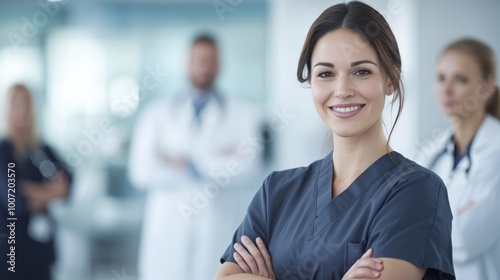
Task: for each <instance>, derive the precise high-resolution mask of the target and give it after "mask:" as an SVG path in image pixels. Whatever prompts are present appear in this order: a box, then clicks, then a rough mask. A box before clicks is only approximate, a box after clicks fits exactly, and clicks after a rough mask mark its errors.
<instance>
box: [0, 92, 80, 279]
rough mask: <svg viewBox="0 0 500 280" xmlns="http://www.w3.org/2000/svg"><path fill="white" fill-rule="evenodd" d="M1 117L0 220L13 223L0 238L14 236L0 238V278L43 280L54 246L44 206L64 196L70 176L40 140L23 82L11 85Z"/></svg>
mask: <svg viewBox="0 0 500 280" xmlns="http://www.w3.org/2000/svg"><path fill="white" fill-rule="evenodd" d="M6 119H7V135H6V137H5V138H4V139H2V140H0V167H1V169H0V220H1V221H2V223H5V222H6V221H7V222H8V224H10V223H11V222H13V223H14V225H15V228H14V227H10V228H9V227H6V226H4V224H2V227H1V228H0V235H1V236H0V237H4V236H9V237H10V236H12V232H13V231H14V232H15V239H14V238H10V239H6V238H5V239H0V279H12V280H16V279H19V280H27V279H37V280H48V279H51V278H50V269H51V265H52V263H53V262H54V260H55V250H54V241H53V235H52V229H53V221H52V220H51V219H50V218H49V216H48V215H47V207H48V205H49V203H50V202H51V201H53V200H55V199H60V198H64V197H66V196H67V194H68V190H69V186H70V180H71V176H70V174H69V171H68V170H67V169H66V168H65V167H64V165H63V164H62V163H61V161H60V160H59V159H58V157H57V156H56V155H55V153H54V151H53V150H52V149H51V148H50V147H49V146H47V145H46V144H44V143H43V142H42V141H40V139H39V137H38V135H37V132H36V123H35V114H34V109H33V99H32V96H31V92H30V91H29V89H28V88H27V87H26V86H24V85H22V84H16V85H13V86H12V87H11V88H10V90H9V101H8V109H7V117H6ZM9 169H10V171H9ZM13 199H15V201H14V200H13ZM9 202H12V203H10V204H9ZM12 206H14V207H12ZM8 217H9V218H17V219H16V220H9V221H8V220H7V218H8ZM12 246H13V247H12ZM12 248H14V249H15V250H13V249H12ZM12 251H14V256H13V254H12ZM8 254H9V256H8ZM13 260H14V261H13ZM9 261H11V262H9ZM12 261H13V262H12ZM14 271H15V272H14Z"/></svg>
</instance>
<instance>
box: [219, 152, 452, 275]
mask: <svg viewBox="0 0 500 280" xmlns="http://www.w3.org/2000/svg"><path fill="white" fill-rule="evenodd" d="M332 174H333V160H332V153H330V154H329V155H328V156H327V157H325V158H324V159H323V160H319V161H316V162H314V163H312V164H311V165H310V166H308V167H301V168H296V169H291V170H285V171H280V172H274V173H272V174H271V175H269V176H268V177H267V179H266V180H265V182H264V184H263V186H262V188H261V189H260V190H259V192H258V193H257V194H256V196H255V197H254V199H253V200H252V202H251V204H250V206H249V208H248V212H247V215H246V217H245V219H244V220H243V222H242V224H241V225H240V227H239V228H238V230H237V231H236V233H235V234H234V237H233V241H232V243H231V245H230V246H229V247H228V249H227V250H226V252H225V253H224V254H223V256H222V257H221V262H222V263H223V262H225V261H230V262H235V261H234V258H233V253H234V252H235V251H234V249H233V244H234V243H236V242H239V243H241V242H240V238H241V236H242V235H247V236H249V237H250V238H251V239H252V240H255V238H257V237H261V238H262V239H263V241H264V242H265V243H266V245H267V247H268V250H269V252H270V254H271V258H272V262H273V266H274V271H275V273H276V277H277V278H278V279H280V280H286V279H289V280H291V279H293V280H295V279H320V280H325V279H341V278H342V277H343V275H344V274H345V273H346V272H347V270H348V269H349V268H350V267H351V266H352V265H353V264H354V262H355V261H356V260H357V259H359V258H360V257H361V256H362V255H363V253H364V252H366V251H367V250H368V249H369V248H373V250H374V253H373V256H374V257H385V258H396V259H401V260H405V261H408V262H410V263H412V264H414V265H415V266H417V267H420V268H425V269H427V272H426V274H425V277H424V279H455V277H454V276H453V275H454V271H453V264H452V246H451V220H452V214H451V210H450V207H449V202H448V196H447V192H446V188H445V186H444V184H443V182H442V181H441V179H440V178H439V177H438V176H437V175H436V174H434V173H433V172H431V171H429V170H427V169H425V168H423V167H421V166H419V165H417V164H416V163H414V162H413V161H410V160H408V159H406V158H405V157H403V156H402V155H401V154H399V153H397V152H391V153H390V154H386V155H384V156H383V157H381V158H380V159H378V160H377V161H376V162H375V163H373V164H372V165H371V166H370V167H369V168H368V169H367V170H365V171H364V172H363V173H362V174H361V175H360V176H359V177H358V178H357V179H356V180H355V181H354V182H353V183H352V185H350V186H349V188H347V189H346V190H345V191H344V192H342V193H341V194H339V195H338V196H337V197H335V198H334V199H333V200H332V199H331V186H332Z"/></svg>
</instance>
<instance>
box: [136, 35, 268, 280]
mask: <svg viewBox="0 0 500 280" xmlns="http://www.w3.org/2000/svg"><path fill="white" fill-rule="evenodd" d="M188 70H189V77H190V81H191V84H190V85H189V87H188V88H187V89H186V90H185V91H184V92H182V93H181V94H179V95H175V96H173V97H168V98H165V99H163V100H160V101H156V102H153V104H152V105H150V106H149V107H146V108H145V110H144V111H143V112H142V114H141V116H140V117H139V119H138V121H137V124H136V128H135V131H134V135H133V139H132V144H131V152H130V158H129V160H130V162H129V175H130V179H131V181H132V183H133V184H134V185H135V186H136V187H138V188H142V189H145V190H147V194H148V195H147V199H146V205H145V212H144V215H145V216H144V221H143V229H142V240H141V246H140V247H141V248H140V253H139V255H140V256H139V279H141V280H165V279H182V280H189V279H193V280H195V279H196V280H199V279H209V278H210V277H211V276H212V275H214V274H215V272H216V271H217V269H218V267H219V264H218V259H219V252H220V251H221V250H222V249H223V248H225V247H226V240H227V239H228V238H229V237H230V234H228V233H230V230H229V229H232V228H234V227H235V226H237V225H238V223H239V220H240V219H241V217H242V216H243V215H244V211H245V208H244V206H243V205H244V204H245V203H241V202H240V200H239V199H238V197H241V196H242V193H244V191H246V190H248V188H246V186H251V185H255V184H251V182H253V179H254V178H255V177H256V176H255V175H258V174H259V162H258V158H259V157H258V156H257V149H256V148H255V147H254V148H251V147H250V146H249V145H246V144H247V143H248V141H247V140H248V139H251V137H256V136H258V133H259V126H260V119H259V114H258V112H257V110H256V108H254V106H253V105H251V104H250V103H247V102H245V101H243V100H238V99H236V98H232V97H230V96H225V95H222V94H221V92H220V91H219V89H217V88H216V87H215V85H214V82H215V80H216V77H217V74H218V72H219V59H218V48H217V44H216V41H215V40H214V39H213V38H212V37H211V36H209V35H206V34H203V35H199V36H198V37H196V38H195V39H194V41H193V42H192V45H191V50H190V57H189V62H188ZM251 193H252V192H249V194H248V197H249V198H250V197H251ZM238 209H239V210H238ZM239 212H241V215H240V214H239ZM192 263H196V264H197V265H196V267H195V268H193V267H192Z"/></svg>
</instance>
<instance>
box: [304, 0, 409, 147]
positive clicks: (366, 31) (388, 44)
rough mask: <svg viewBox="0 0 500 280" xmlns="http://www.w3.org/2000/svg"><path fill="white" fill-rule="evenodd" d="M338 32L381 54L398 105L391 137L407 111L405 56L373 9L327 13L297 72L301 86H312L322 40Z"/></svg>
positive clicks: (354, 5) (345, 6)
mask: <svg viewBox="0 0 500 280" xmlns="http://www.w3.org/2000/svg"><path fill="white" fill-rule="evenodd" d="M336 29H345V30H351V31H353V32H355V33H357V34H358V35H360V36H361V38H363V39H364V41H365V42H367V43H368V44H369V45H370V46H371V47H372V48H373V49H374V50H375V52H376V53H377V55H378V57H379V59H380V63H381V66H382V69H383V71H384V73H385V74H386V75H387V77H388V78H389V80H390V81H391V83H392V85H393V87H394V95H393V99H392V104H394V103H395V102H396V101H398V105H399V106H398V113H397V115H396V120H395V121H394V124H393V125H392V128H391V131H390V133H389V139H388V141H387V142H389V140H390V138H391V135H392V132H393V131H394V128H395V126H396V123H397V122H398V119H399V116H400V115H401V111H402V109H403V103H404V87H403V83H402V81H401V67H402V65H401V55H400V54H399V48H398V43H397V41H396V37H395V36H394V34H393V33H392V30H391V28H390V27H389V24H388V23H387V21H386V20H385V19H384V17H383V16H382V15H381V14H380V13H379V12H377V11H376V10H375V9H373V8H372V7H370V6H369V5H367V4H365V3H363V2H359V1H352V2H349V3H341V4H337V5H334V6H331V7H330V8H328V9H326V10H325V11H324V12H323V13H322V14H321V15H320V16H319V17H318V18H317V19H316V20H315V21H314V23H313V24H312V26H311V28H310V29H309V32H308V33H307V37H306V41H305V43H304V47H303V48H302V53H301V54H300V59H299V65H298V68H297V79H298V80H299V82H301V83H304V82H309V80H310V78H311V58H312V53H313V50H314V47H315V45H316V43H317V42H318V40H319V39H320V38H321V37H323V36H324V35H325V34H326V33H328V32H331V31H334V30H336Z"/></svg>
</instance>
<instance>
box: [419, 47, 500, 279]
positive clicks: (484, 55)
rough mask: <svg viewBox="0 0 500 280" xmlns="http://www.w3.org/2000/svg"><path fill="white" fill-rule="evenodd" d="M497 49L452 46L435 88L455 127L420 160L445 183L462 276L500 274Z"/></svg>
mask: <svg viewBox="0 0 500 280" xmlns="http://www.w3.org/2000/svg"><path fill="white" fill-rule="evenodd" d="M495 68H496V59H495V54H494V53H493V51H492V49H491V48H490V47H489V46H487V45H486V44H484V43H482V42H480V41H478V40H475V39H461V40H458V41H455V42H453V43H451V44H450V45H448V46H447V47H446V48H445V49H444V50H443V52H442V53H441V55H440V56H439V58H438V60H437V67H436V83H435V93H436V98H437V102H438V103H439V105H440V107H441V110H442V111H443V114H444V115H446V116H447V117H449V118H450V119H451V120H452V124H453V126H452V128H451V129H449V130H448V131H446V132H445V133H442V135H441V137H440V138H438V139H436V140H435V141H433V142H432V144H431V145H430V146H427V147H422V149H421V150H420V152H419V154H417V158H416V160H417V161H418V162H419V163H421V164H422V165H423V166H425V167H427V168H429V169H431V170H433V171H434V172H436V173H437V174H438V175H439V176H440V177H441V178H442V179H443V181H444V182H445V184H446V186H447V189H448V194H449V199H450V205H451V209H452V212H453V223H452V243H453V262H454V266H455V272H456V276H457V279H458V280H462V279H463V280H497V279H500V234H499V232H500V219H499V218H498V213H500V121H499V120H498V118H499V117H500V100H499V90H498V85H496V82H495V77H496V69H495Z"/></svg>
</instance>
